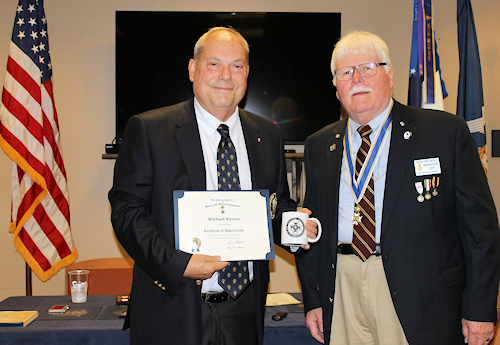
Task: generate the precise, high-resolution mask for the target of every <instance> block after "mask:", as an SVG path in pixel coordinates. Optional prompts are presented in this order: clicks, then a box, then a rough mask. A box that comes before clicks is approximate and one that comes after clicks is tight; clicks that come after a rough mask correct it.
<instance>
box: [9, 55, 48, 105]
mask: <svg viewBox="0 0 500 345" xmlns="http://www.w3.org/2000/svg"><path fill="white" fill-rule="evenodd" d="M7 71H8V72H9V74H10V75H11V76H12V77H13V78H14V79H15V80H17V82H18V83H19V84H21V85H22V86H23V88H25V89H26V91H27V92H29V94H30V95H31V97H33V98H34V99H35V101H37V102H38V104H40V103H41V102H42V101H41V98H42V97H41V95H40V85H39V84H38V83H37V82H36V81H34V80H33V78H31V76H30V75H29V74H28V73H26V71H25V70H24V68H22V67H21V66H20V65H19V64H18V63H17V62H15V61H14V59H12V58H11V57H10V56H9V60H8V61H7Z"/></svg>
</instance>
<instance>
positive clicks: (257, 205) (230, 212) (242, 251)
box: [174, 190, 275, 261]
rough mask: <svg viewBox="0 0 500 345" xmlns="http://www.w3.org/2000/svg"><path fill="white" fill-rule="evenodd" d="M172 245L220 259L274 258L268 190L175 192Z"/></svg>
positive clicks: (185, 250)
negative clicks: (173, 241) (173, 240)
mask: <svg viewBox="0 0 500 345" xmlns="http://www.w3.org/2000/svg"><path fill="white" fill-rule="evenodd" d="M174 212H175V216H174V220H175V247H176V249H179V250H182V251H184V252H186V253H192V254H206V255H219V256H220V257H221V261H245V260H273V259H274V257H275V253H274V240H273V230H272V225H271V216H270V208H269V191H268V190H253V191H250V190H247V191H174Z"/></svg>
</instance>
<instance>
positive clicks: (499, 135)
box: [491, 130, 500, 157]
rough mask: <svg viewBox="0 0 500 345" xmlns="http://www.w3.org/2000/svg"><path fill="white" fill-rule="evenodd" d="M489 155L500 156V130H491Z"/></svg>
mask: <svg viewBox="0 0 500 345" xmlns="http://www.w3.org/2000/svg"><path fill="white" fill-rule="evenodd" d="M491 157H500V130H492V131H491Z"/></svg>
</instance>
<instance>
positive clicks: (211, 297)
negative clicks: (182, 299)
mask: <svg viewBox="0 0 500 345" xmlns="http://www.w3.org/2000/svg"><path fill="white" fill-rule="evenodd" d="M228 298H229V295H228V294H227V292H226V291H222V292H208V293H202V294H201V301H202V302H205V303H213V302H224V301H226V300H227V299H228Z"/></svg>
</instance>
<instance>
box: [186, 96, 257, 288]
mask: <svg viewBox="0 0 500 345" xmlns="http://www.w3.org/2000/svg"><path fill="white" fill-rule="evenodd" d="M194 112H195V114H196V121H197V122H198V131H199V133H200V139H201V147H202V150H203V159H204V160H205V172H206V179H207V180H206V183H207V190H218V185H219V181H218V178H217V147H218V146H219V142H220V138H221V135H220V134H219V132H217V127H219V126H220V124H221V123H223V124H225V125H227V126H228V127H229V136H230V137H231V141H232V142H233V144H234V147H235V150H236V158H237V160H238V172H239V176H240V184H241V189H242V190H251V189H252V176H251V172H250V162H249V160H248V153H247V147H246V145H245V137H244V136H243V128H242V127H241V121H240V116H239V109H238V107H236V109H235V111H234V113H233V114H232V115H231V116H230V117H229V119H228V120H227V121H226V122H220V120H218V119H217V118H216V117H215V116H213V115H212V114H210V113H209V112H208V111H206V110H205V109H203V107H202V106H201V105H200V103H199V102H198V100H197V99H196V98H195V99H194ZM248 270H249V274H250V280H252V279H253V263H252V262H251V261H249V262H248ZM218 277H219V273H218V272H215V273H214V274H213V276H212V277H211V278H210V279H206V280H204V281H203V285H202V287H201V292H202V293H206V292H222V291H224V289H223V288H222V287H221V286H220V285H219V283H218Z"/></svg>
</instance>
